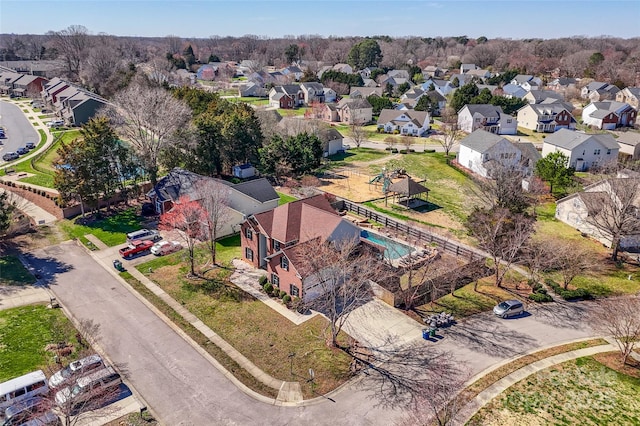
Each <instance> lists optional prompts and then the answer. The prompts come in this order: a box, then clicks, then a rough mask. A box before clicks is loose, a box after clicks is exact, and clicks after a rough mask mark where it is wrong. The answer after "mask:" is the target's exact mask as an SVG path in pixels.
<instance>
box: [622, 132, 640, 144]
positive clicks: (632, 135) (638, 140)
mask: <svg viewBox="0 0 640 426" xmlns="http://www.w3.org/2000/svg"><path fill="white" fill-rule="evenodd" d="M618 143H621V144H624V145H630V146H636V145H638V144H640V133H636V132H623V133H620V134H619V136H618Z"/></svg>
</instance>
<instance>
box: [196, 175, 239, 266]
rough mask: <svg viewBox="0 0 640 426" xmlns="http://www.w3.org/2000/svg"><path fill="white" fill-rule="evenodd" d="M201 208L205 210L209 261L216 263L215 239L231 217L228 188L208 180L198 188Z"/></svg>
mask: <svg viewBox="0 0 640 426" xmlns="http://www.w3.org/2000/svg"><path fill="white" fill-rule="evenodd" d="M200 195H201V202H202V208H203V209H204V212H205V224H204V225H205V230H206V235H207V240H208V245H209V252H210V253H211V263H212V264H213V265H215V264H216V241H217V240H218V237H219V235H220V231H221V230H222V229H223V228H224V226H225V225H226V224H227V222H228V221H229V219H230V218H231V210H230V208H229V188H228V187H227V186H226V185H225V184H223V183H219V182H215V181H209V182H207V183H206V184H205V185H204V187H203V188H202V189H201V190H200Z"/></svg>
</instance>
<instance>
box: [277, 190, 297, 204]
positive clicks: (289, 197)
mask: <svg viewBox="0 0 640 426" xmlns="http://www.w3.org/2000/svg"><path fill="white" fill-rule="evenodd" d="M278 196H279V197H280V200H279V201H278V205H279V206H281V205H283V204H287V203H290V202H292V201H296V200H297V198H296V197H294V196H292V195H288V194H283V193H282V192H278Z"/></svg>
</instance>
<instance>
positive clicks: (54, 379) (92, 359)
mask: <svg viewBox="0 0 640 426" xmlns="http://www.w3.org/2000/svg"><path fill="white" fill-rule="evenodd" d="M104 366H105V365H104V362H102V358H100V355H97V354H94V355H89V356H88V357H85V358H82V359H79V360H77V361H73V362H72V363H71V364H69V365H68V366H67V367H65V368H63V369H62V370H60V371H58V372H57V373H55V374H54V375H53V376H51V378H50V379H49V387H50V388H56V387H58V386H60V385H61V384H63V383H65V382H67V381H71V380H75V379H77V378H79V377H82V376H85V375H87V374H89V373H90V372H92V371H94V370H97V369H98V368H104Z"/></svg>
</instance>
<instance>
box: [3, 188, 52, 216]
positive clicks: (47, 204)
mask: <svg viewBox="0 0 640 426" xmlns="http://www.w3.org/2000/svg"><path fill="white" fill-rule="evenodd" d="M2 187H3V188H4V189H5V190H7V191H9V192H13V193H14V194H16V195H18V196H20V197H22V198H24V199H25V200H27V201H30V202H32V203H33V204H35V205H36V206H38V207H40V208H41V209H44V210H46V211H47V212H48V213H51V214H52V215H54V216H55V217H56V219H62V209H61V208H60V207H58V206H56V203H55V201H53V199H50V198H47V197H43V196H42V195H38V194H35V193H33V192H31V191H29V190H26V189H22V188H14V187H11V186H8V185H6V184H3V185H2ZM52 195H54V194H53V193H52Z"/></svg>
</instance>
